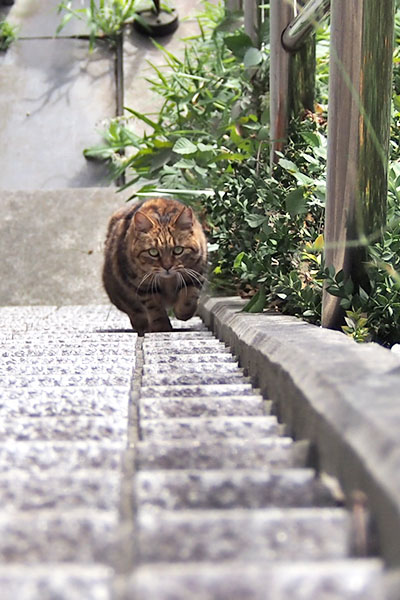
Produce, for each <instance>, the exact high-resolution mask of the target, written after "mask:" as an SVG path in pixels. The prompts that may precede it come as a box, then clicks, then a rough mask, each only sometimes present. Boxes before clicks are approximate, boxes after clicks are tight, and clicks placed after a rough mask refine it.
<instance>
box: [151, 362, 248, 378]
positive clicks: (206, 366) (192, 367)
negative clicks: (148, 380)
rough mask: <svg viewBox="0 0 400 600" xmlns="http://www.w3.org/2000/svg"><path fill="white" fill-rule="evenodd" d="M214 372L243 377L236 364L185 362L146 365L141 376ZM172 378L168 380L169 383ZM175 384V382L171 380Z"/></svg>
mask: <svg viewBox="0 0 400 600" xmlns="http://www.w3.org/2000/svg"><path fill="white" fill-rule="evenodd" d="M215 371H217V372H218V374H221V373H223V374H228V373H232V374H234V373H239V374H241V375H242V376H243V370H242V369H239V367H238V364H237V362H233V361H232V362H220V363H218V365H217V366H216V365H215V364H211V363H198V364H196V363H195V362H192V363H186V362H185V361H181V362H176V363H173V364H167V363H151V364H146V365H144V366H143V375H144V376H145V377H149V376H151V377H153V376H155V375H169V374H172V375H175V374H179V375H186V374H193V375H198V374H199V373H200V374H206V373H210V374H213V373H215ZM171 381H172V378H171V379H170V382H169V383H171ZM173 381H174V382H175V380H173Z"/></svg>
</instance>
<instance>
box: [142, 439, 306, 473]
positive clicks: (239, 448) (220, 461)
mask: <svg viewBox="0 0 400 600" xmlns="http://www.w3.org/2000/svg"><path fill="white" fill-rule="evenodd" d="M307 453H308V444H307V443H304V442H297V443H294V442H293V440H292V439H291V438H284V437H281V438H279V437H273V438H265V439H257V440H249V439H235V438H230V439H226V440H217V439H216V440H211V441H206V440H201V441H198V440H173V441H153V440H152V441H142V442H139V443H138V444H137V466H138V468H140V469H235V468H237V469H246V468H264V469H265V468H268V467H269V468H286V467H298V466H302V467H303V466H305V464H306V458H307Z"/></svg>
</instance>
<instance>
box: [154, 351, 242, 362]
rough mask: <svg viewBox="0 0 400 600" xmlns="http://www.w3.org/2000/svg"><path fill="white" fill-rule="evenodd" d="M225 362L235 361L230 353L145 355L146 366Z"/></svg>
mask: <svg viewBox="0 0 400 600" xmlns="http://www.w3.org/2000/svg"><path fill="white" fill-rule="evenodd" d="M225 362H234V363H236V359H235V358H234V357H233V356H232V354H230V352H219V353H218V352H212V351H210V352H205V353H204V354H196V353H192V352H188V353H185V354H169V353H168V354H164V353H161V352H160V353H158V354H148V355H146V364H152V363H154V364H164V365H180V364H188V363H194V364H195V365H197V364H200V363H201V364H207V363H209V364H213V365H215V364H220V363H225Z"/></svg>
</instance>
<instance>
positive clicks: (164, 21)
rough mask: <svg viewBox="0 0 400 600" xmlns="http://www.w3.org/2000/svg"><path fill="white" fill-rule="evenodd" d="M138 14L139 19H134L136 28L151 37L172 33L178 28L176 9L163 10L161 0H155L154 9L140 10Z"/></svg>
mask: <svg viewBox="0 0 400 600" xmlns="http://www.w3.org/2000/svg"><path fill="white" fill-rule="evenodd" d="M138 15H139V19H136V20H135V21H134V27H135V29H136V30H137V31H139V32H140V33H143V34H145V35H149V36H151V37H160V36H163V35H170V34H171V33H174V31H176V29H177V28H178V24H179V19H178V15H177V14H176V10H175V9H174V8H172V9H171V11H166V10H161V8H160V1H159V0H154V9H150V10H142V11H139V12H138Z"/></svg>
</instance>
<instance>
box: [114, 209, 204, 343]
mask: <svg viewBox="0 0 400 600" xmlns="http://www.w3.org/2000/svg"><path fill="white" fill-rule="evenodd" d="M206 263H207V242H206V237H205V235H204V232H203V229H202V227H201V225H200V223H199V221H198V219H197V218H196V217H195V215H194V213H193V210H192V209H191V208H189V207H187V206H185V205H184V204H181V203H180V202H178V201H177V200H172V199H166V198H152V199H150V200H145V201H144V202H141V203H138V204H135V205H133V206H130V207H127V208H123V209H121V210H119V211H117V212H116V213H115V214H114V215H112V217H111V220H110V223H109V226H108V232H107V239H106V244H105V261H104V268H103V283H104V287H105V290H106V292H107V294H108V296H109V298H110V300H111V302H113V304H115V306H116V307H117V308H119V309H120V310H121V311H123V312H125V313H126V314H127V315H128V316H129V318H130V321H131V324H132V327H133V329H134V330H135V331H137V332H138V334H139V335H143V334H144V333H147V332H152V331H171V330H172V327H171V323H170V320H169V318H168V314H167V309H168V308H172V309H173V311H174V314H175V316H176V317H177V318H178V319H181V320H183V321H186V320H187V319H190V317H192V316H193V315H194V313H195V311H196V308H197V301H198V297H199V294H200V290H201V287H202V285H203V282H204V279H205V271H206Z"/></svg>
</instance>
